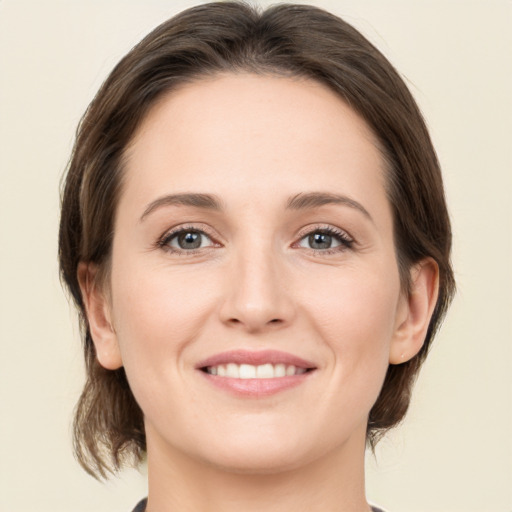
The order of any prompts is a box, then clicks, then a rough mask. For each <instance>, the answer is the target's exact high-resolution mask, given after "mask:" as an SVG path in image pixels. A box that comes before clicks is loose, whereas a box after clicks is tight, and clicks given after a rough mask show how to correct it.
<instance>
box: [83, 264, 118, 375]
mask: <svg viewBox="0 0 512 512" xmlns="http://www.w3.org/2000/svg"><path fill="white" fill-rule="evenodd" d="M97 273H98V267H97V266H96V265H94V264H92V263H84V262H80V263H79V264H78V271H77V275H78V283H79V284H80V290H81V292H82V300H83V302H84V305H85V310H86V314H87V321H88V322H89V330H90V333H91V336H92V341H93V342H94V347H95V349H96V357H97V358H98V361H99V363H100V364H101V366H103V368H106V369H107V370H117V369H118V368H121V366H123V361H122V359H121V351H120V350H119V344H118V341H117V335H116V331H115V329H114V327H113V326H112V316H111V306H110V301H109V298H108V296H107V294H106V292H105V290H104V287H103V286H101V285H100V284H99V283H98V280H97V278H96V276H97Z"/></svg>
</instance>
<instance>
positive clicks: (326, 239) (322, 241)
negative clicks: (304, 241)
mask: <svg viewBox="0 0 512 512" xmlns="http://www.w3.org/2000/svg"><path fill="white" fill-rule="evenodd" d="M308 239H309V246H310V247H311V248H312V249H329V248H330V247H331V244H332V236H331V235H327V234H326V233H314V234H312V235H309V237H308Z"/></svg>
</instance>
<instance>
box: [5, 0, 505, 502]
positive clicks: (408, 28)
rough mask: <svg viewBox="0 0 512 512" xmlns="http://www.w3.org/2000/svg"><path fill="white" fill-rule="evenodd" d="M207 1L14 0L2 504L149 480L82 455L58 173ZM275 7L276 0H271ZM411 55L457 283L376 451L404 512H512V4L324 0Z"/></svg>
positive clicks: (91, 497)
mask: <svg viewBox="0 0 512 512" xmlns="http://www.w3.org/2000/svg"><path fill="white" fill-rule="evenodd" d="M196 3H199V2H197V1H170V0H167V1H165V0H149V1H142V0H139V1H136V0H110V1H104V0H102V1H99V0H87V1H86V0H80V1H78V0H77V1H71V0H70V1H58V0H46V1H44V2H40V1H36V0H33V1H26V0H0V185H1V190H0V209H1V211H0V229H1V231H0V258H1V259H0V336H1V344H0V350H1V352H0V393H1V396H0V398H1V409H0V411H1V413H0V414H1V416H0V510H2V511H5V512H7V511H9V512H34V511H38V512H49V511H52V512H70V511H76V512H93V511H94V512H107V511H108V512H128V511H131V510H132V507H133V506H134V505H135V503H136V502H137V501H138V500H139V499H140V498H141V497H143V496H144V495H145V493H146V484H145V476H144V474H143V471H142V475H141V474H139V473H138V472H136V471H126V472H125V473H123V474H122V475H121V476H120V478H118V479H117V480H113V481H111V482H109V483H108V484H100V483H98V482H96V481H95V480H93V479H92V478H91V477H89V476H87V475H86V474H85V473H84V472H83V471H82V470H81V469H80V468H79V466H78V464H77V463H76V462H75V461H74V459H73V456H72V453H71V443H70V423H71V416H72V410H73V407H74V403H75V402H76V399H77V397H78V394H79V392H80V389H81V385H82V379H83V369H82V355H81V350H80V343H79V337H78V334H77V329H76V321H75V316H74V313H73V312H72V311H71V309H70V307H69V306H68V304H67V302H66V299H65V297H64V295H63V293H62V290H61V288H60V284H59V278H58V269H57V259H56V251H57V225H58V217H59V212H58V208H59V180H60V177H61V175H62V173H63V170H64V169H65V166H66V161H67V159H68V156H69V153H70V149H71V145H72V141H73V137H74V130H75V127H76V125H77V123H78V121H79V119H80V116H81V115H82V113H83V112H84V110H85V108H86V106H87V104H88V103H89V101H90V100H91V99H92V97H93V95H94V93H95V91H96V90H97V88H98V87H99V85H100V83H101V82H102V81H103V80H104V78H105V77H106V75H107V73H108V72H109V71H110V70H111V68H112V67H113V66H114V64H115V63H116V62H117V61H118V60H119V59H120V57H121V56H122V55H124V54H125V53H126V52H127V51H128V50H129V49H130V48H131V47H132V46H133V45H134V44H135V43H136V42H137V41H138V40H140V39H141V38H142V36H144V35H145V34H146V33H147V32H149V30H150V29H152V28H153V27H155V26H156V25H157V24H159V23H160V22H162V21H164V20H165V19H167V18H168V17H169V16H170V15H172V14H175V13H176V12H178V11H180V10H181V9H183V8H185V7H190V6H192V5H195V4H196ZM261 3H262V4H263V5H268V4H269V3H270V2H267V1H264V2H261ZM309 3H313V4H315V5H318V6H321V7H324V8H327V9H329V10H332V11H333V12H335V13H336V14H338V15H341V16H342V17H344V18H345V19H346V20H347V21H349V22H350V23H352V24H353V25H355V26H356V27H357V28H358V29H360V30H361V31H362V32H363V33H364V34H365V35H366V36H367V37H368V38H369V39H370V40H371V41H372V42H374V43H375V44H376V45H377V47H379V48H380V49H381V51H383V53H384V54H385V55H386V56H387V57H388V58H389V59H390V60H391V62H392V63H393V64H394V65H395V66H396V67H397V68H398V69H399V71H400V72H401V73H402V74H403V76H404V77H405V79H406V81H407V83H408V84H409V86H410V88H411V90H412V92H413V94H414V95H415V97H416V99H417V101H418V102H419V104H420V106H421V108H422V110H423V112H424V115H425V117H426V120H427V123H428V125H429V127H430V130H431V134H432V137H433V139H434V143H435V145H436V148H437V150H438V153H439V157H440V160H441V163H442V167H443V172H444V177H445V182H446V191H447V196H448V202H449V207H450V211H451V216H452V220H453V229H454V234H455V238H454V257H453V260H454V265H455V269H456V277H457V281H458V295H457V297H456V299H455V302H454V304H453V307H452V309H451V311H450V313H449V316H448V319H447V320H446V322H445V324H444V327H443V330H442V332H441V334H440V336H438V338H437V339H436V340H435V342H434V346H433V350H432V353H431V356H430V359H429V361H427V364H426V366H425V367H424V369H423V371H422V373H421V376H420V378H419V381H418V383H417V386H416V389H415V395H414V398H413V403H412V408H411V410H410V414H409V415H408V418H407V420H406V421H405V423H404V424H403V425H402V426H401V427H400V428H399V429H398V430H396V431H395V432H394V433H393V434H392V435H390V436H389V437H387V438H386V439H385V440H384V441H382V443H381V445H380V446H379V449H378V450H377V457H376V459H375V458H373V457H372V456H369V457H368V462H367V467H368V483H367V494H368V497H369V499H370V500H371V501H373V502H376V503H378V504H380V505H381V506H383V507H386V508H388V509H389V510H390V512H459V511H460V512H462V511H464V512H511V511H512V495H511V494H512V444H511V438H512V436H511V433H512V409H511V403H512V378H511V373H512V372H511V345H512V329H511V317H512V272H511V268H512V251H511V234H512V225H511V218H512V206H511V205H512V201H511V198H512V162H511V149H510V148H511V146H512V144H511V141H510V139H511V136H512V112H511V111H512V108H511V107H512V103H511V95H512V2H510V1H509V0H477V1H475V0H464V1H457V0H437V1H436V0H432V1H427V0H419V1H418V0H416V1H409V0H386V1H382V0H357V1H356V0H347V1H344V0H341V1H334V0H332V1H328V0H324V1H310V2H309Z"/></svg>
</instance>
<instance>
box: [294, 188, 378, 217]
mask: <svg viewBox="0 0 512 512" xmlns="http://www.w3.org/2000/svg"><path fill="white" fill-rule="evenodd" d="M328 204H341V205H343V206H348V207H350V208H354V209H355V210H358V211H360V212H361V213H362V214H363V215H364V216H365V217H367V218H368V219H369V220H371V221H372V222H373V219H372V216H371V215H370V214H369V213H368V210H367V209H366V208H365V207H364V206H363V205H362V204H361V203H358V202H357V201H355V200H354V199H351V198H350V197H347V196H343V195H339V194H333V193H331V192H309V193H301V194H297V195H296V196H293V197H291V198H290V199H289V200H288V204H287V205H286V208H287V209H289V210H306V209H312V208H319V207H320V206H324V205H328Z"/></svg>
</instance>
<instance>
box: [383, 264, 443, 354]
mask: <svg viewBox="0 0 512 512" xmlns="http://www.w3.org/2000/svg"><path fill="white" fill-rule="evenodd" d="M410 273H411V279H410V282H411V289H410V291H409V294H408V295H404V296H403V297H402V299H401V301H400V305H399V307H398V313H397V325H396V328H395V333H394V336H393V340H392V342H391V347H390V352H389V363H390V364H400V363H405V362H406V361H409V360H410V359H412V358H413V357H414V356H415V355H416V354H417V353H418V352H419V351H420V350H421V347H422V346H423V343H424V342H425V337H426V335H427V330H428V326H429V323H430V319H431V317H432V313H433V312H434V308H435V305H436V302H437V296H438V292H439V266H438V265H437V263H436V262H435V261H434V260H433V259H432V258H426V259H424V260H422V261H421V262H419V263H418V264H416V265H414V266H413V267H412V268H411V271H410Z"/></svg>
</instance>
